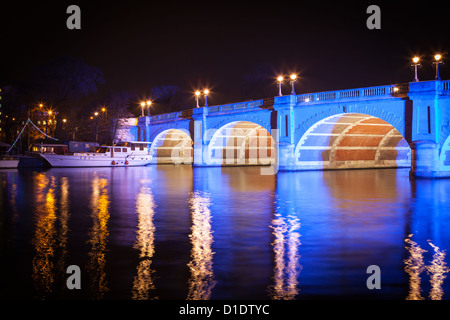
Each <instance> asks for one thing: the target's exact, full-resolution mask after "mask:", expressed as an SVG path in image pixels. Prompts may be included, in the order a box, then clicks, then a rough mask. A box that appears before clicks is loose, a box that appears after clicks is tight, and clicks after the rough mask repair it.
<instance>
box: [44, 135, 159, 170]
mask: <svg viewBox="0 0 450 320" xmlns="http://www.w3.org/2000/svg"><path fill="white" fill-rule="evenodd" d="M149 145H150V143H149V142H136V141H132V142H124V143H121V144H120V145H115V146H99V147H92V148H91V149H90V150H89V152H75V153H73V154H45V153H41V157H43V158H44V159H45V160H47V161H48V162H49V163H50V165H51V166H52V167H125V166H129V167H131V166H145V165H147V164H149V163H150V162H151V160H152V155H151V149H150V146H149Z"/></svg>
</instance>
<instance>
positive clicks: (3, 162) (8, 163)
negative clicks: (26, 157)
mask: <svg viewBox="0 0 450 320" xmlns="http://www.w3.org/2000/svg"><path fill="white" fill-rule="evenodd" d="M18 165H19V159H15V158H13V157H0V169H14V168H17V166H18Z"/></svg>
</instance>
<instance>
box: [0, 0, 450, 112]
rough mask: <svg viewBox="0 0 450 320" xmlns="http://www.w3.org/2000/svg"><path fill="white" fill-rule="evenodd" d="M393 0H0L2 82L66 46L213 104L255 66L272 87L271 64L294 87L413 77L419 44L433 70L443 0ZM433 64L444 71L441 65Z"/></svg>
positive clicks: (121, 85) (113, 72)
mask: <svg viewBox="0 0 450 320" xmlns="http://www.w3.org/2000/svg"><path fill="white" fill-rule="evenodd" d="M392 2H393V1H391V2H380V1H372V2H369V1H353V2H350V1H344V2H342V1H334V2H322V1H295V2H291V1H208V2H204V1H203V2H194V1H180V2H175V1H161V0H160V1H153V0H151V1H144V2H140V1H132V0H129V1H108V2H106V1H105V2H104V1H89V2H87V1H84V2H83V1H77V2H68V1H46V2H44V1H37V2H34V3H30V2H29V1H18V2H15V3H12V4H6V3H2V7H1V9H0V10H1V11H0V24H1V31H0V32H1V35H0V36H1V40H0V41H1V44H0V48H1V61H2V62H1V64H0V85H8V84H14V83H17V82H18V81H20V80H21V78H23V77H25V76H26V75H27V73H28V72H29V70H30V69H31V68H33V67H34V66H36V65H38V64H42V63H44V62H47V61H49V60H51V59H54V58H55V57H58V56H60V55H62V54H67V55H70V56H74V57H77V58H81V59H83V60H84V61H85V62H86V63H87V64H89V65H91V66H95V67H98V68H100V69H101V70H102V71H103V73H104V78H105V81H106V83H105V86H106V87H107V88H109V89H111V90H133V91H137V92H139V93H140V94H142V95H145V94H147V93H148V92H150V89H151V88H152V87H154V86H157V85H177V86H179V87H180V88H181V89H183V90H186V91H188V92H189V91H193V90H195V89H201V88H203V87H206V86H208V87H209V88H210V89H212V95H211V98H210V99H211V100H209V102H210V105H212V104H220V103H226V102H231V101H236V100H237V99H242V97H241V96H240V92H241V91H240V88H241V86H242V85H243V84H244V83H245V81H246V79H247V80H248V79H251V78H252V77H257V76H259V77H261V76H263V77H265V78H266V79H267V82H266V83H265V84H264V85H265V86H268V87H269V88H270V87H273V95H276V94H277V89H276V85H275V82H274V79H275V77H276V76H277V75H278V74H279V73H284V74H288V73H290V72H297V73H299V75H300V79H299V81H298V82H297V84H296V91H297V93H304V92H317V91H325V90H335V89H347V88H357V87H364V86H375V85H383V84H391V83H402V82H409V81H412V79H413V71H412V68H411V67H410V64H411V58H412V56H414V55H415V54H419V55H421V56H422V57H423V59H424V60H423V61H422V67H421V69H420V70H419V78H420V79H421V80H432V79H433V77H434V71H433V66H432V65H431V59H432V56H433V55H434V53H435V52H436V51H440V52H441V53H443V54H444V59H445V58H446V57H447V56H450V55H449V54H448V53H449V50H450V11H449V10H448V9H447V7H446V3H445V2H432V1H428V2H418V1H411V2H405V1H395V4H392ZM71 4H77V5H78V6H79V7H80V8H81V30H68V29H67V27H66V20H67V18H68V17H69V14H67V13H66V9H67V7H68V6H69V5H71ZM371 4H376V5H379V7H380V9H381V29H380V30H369V29H368V28H367V27H366V20H367V18H368V17H369V14H367V13H366V9H367V7H368V6H369V5H371ZM440 70H441V77H442V78H443V79H448V78H449V77H448V74H449V73H450V69H449V68H448V67H447V65H446V64H444V65H442V66H441V69H440ZM284 91H285V93H288V92H289V86H288V85H286V86H285V88H284ZM246 98H247V99H258V98H264V97H246Z"/></svg>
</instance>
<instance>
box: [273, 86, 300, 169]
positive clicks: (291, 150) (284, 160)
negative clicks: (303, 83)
mask: <svg viewBox="0 0 450 320" xmlns="http://www.w3.org/2000/svg"><path fill="white" fill-rule="evenodd" d="M296 103H297V96H295V95H289V96H281V97H275V99H274V105H273V109H274V111H272V112H273V115H272V123H271V127H272V136H273V138H274V140H275V143H276V150H277V165H278V170H282V171H289V170H295V140H294V137H295V117H294V106H295V104H296Z"/></svg>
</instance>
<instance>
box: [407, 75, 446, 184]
mask: <svg viewBox="0 0 450 320" xmlns="http://www.w3.org/2000/svg"><path fill="white" fill-rule="evenodd" d="M447 87H448V85H447V84H445V83H443V82H442V81H421V82H411V83H410V84H409V92H408V98H409V99H410V100H411V101H412V108H413V112H412V126H411V129H412V133H411V137H412V142H411V143H410V147H411V170H410V177H412V178H445V177H450V169H449V168H448V167H447V168H446V167H445V166H443V163H442V162H441V156H440V155H441V153H442V152H444V151H443V149H444V148H443V147H444V145H445V143H446V138H447V137H445V135H444V134H445V132H446V131H445V130H443V128H445V127H448V115H449V114H448V110H447V109H448V108H446V105H447V103H448V88H447Z"/></svg>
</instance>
